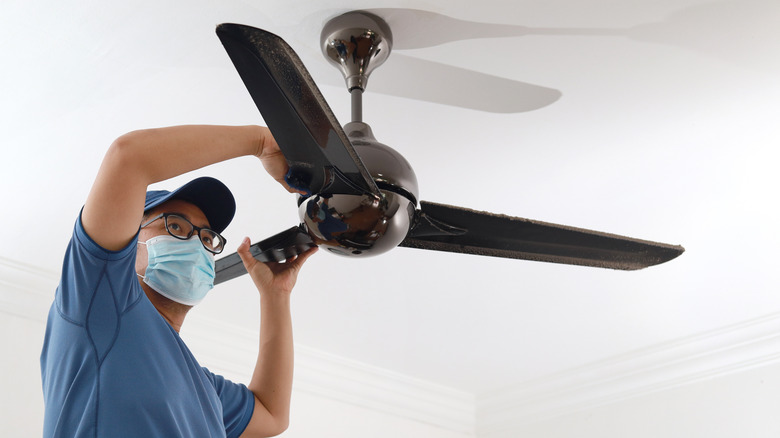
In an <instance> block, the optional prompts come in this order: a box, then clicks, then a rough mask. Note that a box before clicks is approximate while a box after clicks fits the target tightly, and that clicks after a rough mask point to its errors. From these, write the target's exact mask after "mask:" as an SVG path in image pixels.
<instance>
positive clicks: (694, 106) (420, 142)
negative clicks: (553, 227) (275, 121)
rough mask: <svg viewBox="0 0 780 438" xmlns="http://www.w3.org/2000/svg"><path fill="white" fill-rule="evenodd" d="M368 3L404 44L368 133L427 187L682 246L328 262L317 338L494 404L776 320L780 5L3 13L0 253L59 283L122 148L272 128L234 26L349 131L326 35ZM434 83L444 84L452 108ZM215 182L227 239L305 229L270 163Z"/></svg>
mask: <svg viewBox="0 0 780 438" xmlns="http://www.w3.org/2000/svg"><path fill="white" fill-rule="evenodd" d="M372 5H376V6H377V7H379V6H381V7H382V8H385V9H377V10H376V11H375V12H377V13H378V14H380V15H382V16H384V17H386V18H387V20H388V21H389V23H390V25H391V27H392V28H393V30H394V34H395V38H396V47H395V49H394V52H393V54H392V55H391V56H390V58H389V60H388V61H387V64H386V66H387V67H386V70H383V69H384V68H385V67H382V68H380V69H379V70H377V72H376V73H375V74H374V76H372V78H371V82H370V84H369V88H368V91H367V93H366V96H365V99H364V119H365V121H367V122H368V123H370V124H371V126H372V127H373V130H374V133H375V134H376V136H377V138H378V139H379V140H380V141H381V142H383V143H386V144H388V145H391V146H392V147H394V148H395V149H397V150H398V151H400V152H401V153H403V154H404V155H405V156H406V158H407V159H408V160H409V161H410V162H411V163H412V165H413V166H414V168H415V170H416V172H417V177H418V180H419V183H420V197H421V199H423V200H429V201H434V202H441V203H449V204H453V205H459V206H466V207H470V208H475V209H479V210H486V211H492V212H499V213H505V214H510V215H514V216H521V217H528V218H533V219H538V220H543V221H547V222H554V223H561V224H566V225H573V226H578V227H584V228H591V229H596V230H602V231H609V232H613V233H618V234H624V235H628V236H633V237H638V238H644V239H649V240H657V241H662V242H667V243H672V244H682V245H683V246H685V247H686V249H687V251H686V253H685V254H684V255H682V256H681V257H680V258H678V259H676V260H674V261H672V262H669V263H667V264H664V265H659V266H656V267H652V268H648V269H646V270H643V271H637V272H619V271H610V270H600V269H595V268H583V267H575V266H565V265H552V264H544V263H535V262H525V261H517V260H503V259H495V258H486V257H478V256H467V255H457V254H449V253H434V252H425V251H420V250H412V249H397V250H395V251H392V252H390V253H388V254H385V255H383V256H380V257H375V258H371V259H360V260H356V259H345V258H340V257H337V256H333V255H330V254H326V253H321V254H319V255H318V256H316V257H315V258H313V259H312V260H311V261H310V262H309V263H308V264H307V267H306V269H305V271H304V273H303V274H302V278H301V279H300V281H299V285H298V287H297V289H296V291H295V293H294V319H295V334H296V342H297V343H299V344H301V345H306V346H309V347H314V348H317V349H320V350H324V351H327V352H329V353H333V354H336V355H340V356H344V357H347V358H351V359H354V360H358V361H362V362H365V363H368V364H372V365H375V366H379V367H383V368H387V369H390V370H394V371H396V372H399V373H403V374H407V375H410V376H413V377H417V378H421V379H426V380H429V381H432V382H436V383H440V384H443V385H447V386H451V387H454V388H458V389H462V390H465V391H470V392H474V393H480V392H485V391H490V390H493V389H496V388H500V387H502V386H505V385H509V384H513V383H519V382H524V381H527V380H529V379H534V378H538V377H540V376H545V375H548V374H550V373H553V372H557V371H562V370H567V369H570V368H573V367H576V366H579V365H582V364H586V363H590V362H593V361H596V360H600V359H603V358H607V357H612V356H615V355H619V354H624V353H626V352H629V351H632V350H635V349H639V348H643V347H647V346H650V345H654V344H657V343H661V342H668V341H671V340H674V339H677V338H680V337H684V336H688V335H691V334H694V333H699V332H702V331H705V330H711V329H714V328H717V327H722V326H725V325H727V324H732V323H736V322H739V321H744V320H747V319H750V318H755V317H758V316H761V315H766V314H769V313H774V312H778V311H780V293H778V292H780V291H779V290H778V281H777V277H776V274H775V273H776V271H777V266H778V264H779V263H778V262H780V257H779V256H778V251H777V248H778V245H780V232H778V231H777V224H778V223H780V213H778V209H777V207H776V203H777V190H778V187H780V184H779V183H780V181H779V179H780V178H778V176H777V171H776V168H777V164H778V159H777V158H776V153H775V150H776V149H777V148H778V146H779V144H778V142H779V141H780V129H778V122H777V117H778V114H780V103H779V102H780V99H778V98H779V97H780V82H779V81H778V79H777V78H778V74H780V56H778V53H780V26H777V23H778V22H780V3H778V2H777V1H776V0H747V1H746V0H740V1H736V0H733V1H710V0H673V1H672V0H661V1H659V0H635V1H631V2H615V1H611V0H587V1H575V0H554V1H550V0H545V1H540V0H538V1H528V0H526V1H511V2H510V1H501V0H486V1H479V2H452V1H444V0H428V1H390V2H365V1H362V2H357V1H347V0H329V1H318V2H314V1H305V2H304V1H290V0H284V1H282V0H266V1H262V2H261V1H259V0H257V1H250V0H246V1H238V0H233V1H222V2H211V1H206V0H198V1H188V2H178V3H174V2H157V1H146V2H145V1H135V0H125V1H122V2H98V1H91V2H68V1H54V0H50V1H39V2H28V1H22V0H19V1H12V2H11V3H10V4H9V3H7V2H6V3H4V7H3V13H2V14H0V33H1V36H0V53H1V54H2V59H3V62H2V69H0V96H1V100H0V101H2V104H1V105H0V133H1V135H2V137H0V138H1V139H2V140H1V141H2V150H3V155H4V161H3V164H4V165H3V171H2V173H0V179H1V181H2V185H3V187H4V205H5V207H4V209H3V211H4V214H3V215H2V226H3V229H4V230H5V235H6V243H5V244H4V245H3V246H2V247H1V249H0V256H3V257H8V258H12V259H14V260H17V261H20V262H23V263H27V264H31V265H35V266H38V267H39V268H40V269H42V270H45V271H57V270H58V267H59V265H60V263H61V259H62V255H63V251H64V249H65V246H66V244H67V240H68V239H69V237H70V231H71V229H72V226H73V222H74V220H75V218H76V216H77V214H78V212H79V209H80V206H81V205H82V203H83V201H84V199H85V198H86V195H87V192H88V190H89V187H90V185H91V182H92V179H93V178H94V175H95V172H96V170H97V168H98V165H99V163H100V161H101V159H102V155H103V153H104V151H105V150H106V148H107V147H108V145H109V144H110V143H111V141H112V140H113V139H114V138H115V137H117V136H119V135H120V134H122V133H124V132H127V131H130V130H133V129H138V128H146V127H154V126H165V125H172V124H182V123H214V124H248V123H262V119H261V118H260V116H259V113H258V112H257V109H256V108H255V107H254V105H253V103H252V101H251V99H250V97H249V95H248V93H247V92H246V90H245V88H244V87H243V84H242V83H241V81H240V79H239V77H238V75H237V74H236V72H235V70H234V69H233V67H232V64H231V62H230V60H229V59H228V57H227V55H226V54H225V52H224V50H223V48H222V46H221V44H220V42H219V40H218V39H217V37H216V36H215V34H214V27H215V25H216V24H218V23H221V22H238V23H244V24H249V25H253V26H255V27H260V28H264V29H267V30H270V31H272V32H274V33H277V34H279V35H280V36H282V37H283V38H284V39H285V40H287V41H288V43H290V45H291V46H292V47H293V48H294V49H295V50H296V51H298V53H299V55H300V56H301V58H302V59H303V61H304V63H305V64H306V65H307V66H308V67H309V69H310V71H311V73H312V75H313V77H314V79H315V80H316V81H317V82H318V83H319V84H320V85H321V89H322V92H323V94H324V95H325V97H326V98H327V99H328V101H329V102H330V105H331V107H332V108H333V110H334V111H335V113H336V115H337V116H338V117H339V118H340V119H341V120H342V122H346V121H347V118H348V116H349V96H348V94H347V92H346V91H345V89H344V88H343V86H342V85H341V82H342V79H341V76H340V74H339V73H338V72H337V71H336V70H335V69H333V68H332V67H331V66H329V65H328V64H327V63H326V62H325V61H324V59H323V58H322V57H321V55H320V54H319V49H318V44H319V30H320V28H321V26H322V24H323V23H324V22H325V21H327V20H328V19H329V18H331V17H333V16H335V15H338V14H340V13H342V12H346V11H348V10H351V9H356V8H368V7H370V6H372ZM396 60H397V61H396ZM394 61H396V62H397V63H398V64H397V66H396V67H391V66H392V64H393V62H394ZM398 65H400V66H406V67H404V68H400V69H399V67H398ZM415 66H416V67H415ZM453 67H458V68H460V70H454V69H453ZM391 68H395V70H391ZM391 71H395V72H396V73H393V74H390V73H388V72H391ZM399 71H400V73H398V72H399ZM470 71H471V72H470ZM425 72H428V73H425ZM423 73H425V74H423ZM480 73H481V74H480ZM463 77H474V78H478V80H472V81H470V82H463V80H462V79H461V78H463ZM410 78H415V79H410ZM524 84H531V85H535V86H540V87H547V88H549V89H551V90H553V91H554V90H559V91H560V93H561V96H560V98H559V99H558V100H557V101H555V102H554V103H551V104H550V105H548V106H544V107H543V108H540V109H536V110H534V111H525V112H516V111H517V109H518V108H520V109H523V108H525V106H524V105H526V103H525V102H526V101H523V100H522V98H521V97H522V92H523V90H524V89H526V90H533V89H537V88H536V87H531V86H529V87H525V85H524ZM524 87H525V88H524ZM414 90H419V91H417V92H418V93H420V94H421V95H422V93H424V92H426V91H425V90H434V91H432V92H427V94H426V96H428V98H429V100H433V101H434V102H431V101H421V100H418V99H413V98H409V97H408V95H413V94H414V93H415V91H414ZM388 93H389V94H388ZM517 93H520V96H521V97H518V95H517ZM483 94H484V95H485V96H489V99H487V103H485V102H481V103H480V102H478V97H479V96H481V95H483ZM533 99H536V97H534V96H533V95H528V96H527V101H531V102H532V103H533ZM437 101H438V102H441V101H446V102H448V103H450V104H448V105H445V104H440V103H435V102H437ZM518 102H520V103H518ZM458 105H460V106H458ZM479 105H482V106H483V107H482V109H472V108H473V107H475V106H479ZM485 109H487V110H485ZM198 174H209V175H212V176H215V177H218V178H220V179H222V180H223V181H225V182H226V183H227V184H228V185H229V186H230V187H231V188H232V189H233V190H234V192H235V194H236V197H237V200H238V203H239V210H238V212H237V216H236V219H235V221H234V224H233V225H232V226H231V228H230V229H229V230H228V232H227V233H226V236H227V238H228V241H229V245H232V246H231V249H234V247H235V244H236V243H237V242H239V241H240V239H241V237H243V236H244V235H249V236H250V237H251V238H252V239H253V240H255V241H256V240H260V239H262V238H265V237H267V236H270V235H272V234H275V233H277V232H279V231H281V230H284V229H286V228H289V227H290V226H293V225H295V224H297V222H298V218H297V211H296V208H295V200H294V198H293V197H292V196H291V195H288V194H286V193H285V192H284V191H283V190H282V189H281V188H280V187H278V186H277V185H275V183H273V181H272V180H271V179H270V178H269V177H267V176H266V175H265V174H264V173H263V171H262V168H261V166H260V165H259V163H258V162H257V161H256V160H254V159H250V158H245V159H239V160H235V161H233V162H229V163H222V164H218V165H214V166H211V167H209V168H207V169H204V170H203V171H202V172H198ZM191 177H192V175H188V176H186V178H179V179H177V180H175V181H172V182H169V183H166V184H161V185H160V186H162V187H169V188H170V187H173V186H176V185H178V184H179V183H181V182H183V181H184V180H186V179H189V178H191ZM231 242H232V244H231ZM193 312H194V313H197V314H199V315H202V316H204V317H209V318H214V319H219V320H222V321H225V322H229V323H232V324H236V325H239V326H241V327H246V328H251V329H254V328H255V327H256V326H257V318H258V315H257V298H256V292H253V290H252V287H251V285H250V282H249V281H248V279H247V278H242V279H238V280H235V281H232V282H230V283H228V284H225V285H223V286H220V287H218V288H216V289H215V290H214V291H213V292H212V294H211V295H210V297H209V298H208V299H207V300H206V301H205V302H204V304H203V305H202V306H200V307H199V308H197V309H196V310H194V311H193Z"/></svg>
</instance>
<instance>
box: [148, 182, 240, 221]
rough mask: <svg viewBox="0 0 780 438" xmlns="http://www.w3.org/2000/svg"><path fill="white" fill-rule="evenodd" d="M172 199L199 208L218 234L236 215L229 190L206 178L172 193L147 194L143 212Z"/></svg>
mask: <svg viewBox="0 0 780 438" xmlns="http://www.w3.org/2000/svg"><path fill="white" fill-rule="evenodd" d="M150 195H151V196H152V198H151V199H150ZM154 195H157V196H154ZM172 199H180V200H182V201H187V202H190V203H192V204H194V205H195V206H197V207H198V208H200V210H201V211H202V212H203V214H204V215H205V216H206V219H208V221H209V227H210V228H211V229H212V230H214V231H216V232H218V233H221V232H222V231H224V230H225V228H227V226H228V225H229V224H230V222H231V221H232V220H233V216H235V214H236V200H235V198H234V197H233V194H232V193H231V192H230V189H228V188H227V186H226V185H225V184H223V183H222V182H221V181H219V180H218V179H215V178H211V177H208V176H204V177H200V178H196V179H194V180H192V181H190V182H188V183H187V184H184V185H183V186H181V187H179V188H178V189H176V190H174V191H172V192H168V193H165V192H164V191H157V192H148V193H147V202H146V205H145V206H144V212H147V211H149V210H151V209H152V208H154V207H157V206H159V205H161V204H163V203H165V202H167V201H170V200H172Z"/></svg>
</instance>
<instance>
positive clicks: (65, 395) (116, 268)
mask: <svg viewBox="0 0 780 438" xmlns="http://www.w3.org/2000/svg"><path fill="white" fill-rule="evenodd" d="M136 239H137V236H136V238H134V239H133V241H132V242H131V243H130V244H129V245H128V246H127V247H126V248H124V249H122V250H120V251H108V250H106V249H103V248H101V247H100V246H99V245H97V244H96V243H95V242H94V241H93V240H92V239H91V238H90V237H89V236H88V235H87V233H86V232H85V231H84V228H83V226H82V224H81V220H78V221H76V227H75V230H74V233H73V238H72V239H71V242H70V244H69V245H68V249H67V252H66V253H65V261H64V263H63V267H62V278H61V280H60V284H59V286H58V287H57V293H56V295H55V298H54V303H53V304H52V306H51V309H50V310H49V319H48V323H47V325H46V337H45V340H44V344H43V351H42V353H41V375H42V380H43V395H44V401H45V405H46V410H45V414H44V425H43V435H44V436H45V437H68V438H71V437H91V438H92V437H144V438H151V437H166V438H168V437H188V438H189V437H237V436H239V435H240V434H241V433H242V432H243V431H244V429H245V428H246V426H247V424H249V420H250V418H251V417H252V411H253V409H254V403H255V399H254V396H253V394H252V393H251V391H249V389H247V387H246V386H244V385H239V384H236V383H233V382H230V381H229V380H226V379H224V378H223V377H221V376H218V375H215V374H212V373H211V372H209V371H208V370H207V369H206V368H202V367H201V366H200V365H199V364H198V361H196V360H195V358H194V357H193V355H192V353H191V352H190V350H189V349H188V348H187V346H186V345H185V344H184V342H183V341H182V340H181V338H180V337H179V334H178V333H177V332H176V331H175V330H174V329H173V327H171V326H170V324H168V322H166V321H165V320H164V319H163V317H162V316H161V315H160V314H159V313H158V312H157V310H156V309H155V308H154V306H153V305H152V303H151V302H150V301H149V299H148V298H147V297H146V295H145V294H144V292H143V290H142V289H141V286H140V285H139V284H138V280H137V277H136V274H135V254H136Z"/></svg>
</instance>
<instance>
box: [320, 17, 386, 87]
mask: <svg viewBox="0 0 780 438" xmlns="http://www.w3.org/2000/svg"><path fill="white" fill-rule="evenodd" d="M320 41H321V47H322V53H323V54H324V55H325V58H326V59H327V60H328V61H330V62H331V63H332V64H334V65H335V66H336V67H337V68H338V69H339V70H340V71H341V73H342V74H343V75H344V79H345V80H346V83H347V90H349V91H350V93H352V92H353V91H355V90H360V91H361V92H362V91H364V90H365V89H366V83H367V82H368V77H369V75H370V74H371V72H372V71H373V70H374V69H375V68H377V67H379V66H380V65H382V63H383V62H385V60H386V59H387V57H388V56H389V55H390V50H391V49H392V46H393V34H392V32H391V31H390V26H388V25H387V22H385V21H384V20H383V19H382V18H380V17H378V16H376V15H374V14H371V13H370V12H365V11H352V12H347V13H346V14H343V15H339V16H338V17H335V18H333V19H331V20H330V21H328V22H327V23H326V24H325V26H324V27H323V29H322V34H321V35H320ZM352 94H353V95H355V93H352Z"/></svg>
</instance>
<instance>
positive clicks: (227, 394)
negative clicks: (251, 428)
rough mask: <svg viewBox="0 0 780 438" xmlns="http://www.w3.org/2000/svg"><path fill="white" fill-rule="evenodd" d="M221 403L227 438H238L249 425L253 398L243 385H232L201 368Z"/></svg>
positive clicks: (253, 402) (253, 406) (253, 403)
mask: <svg viewBox="0 0 780 438" xmlns="http://www.w3.org/2000/svg"><path fill="white" fill-rule="evenodd" d="M203 372H205V373H206V377H208V379H209V380H210V381H211V383H212V384H213V385H214V389H215V390H216V391H217V395H218V396H219V400H220V401H221V402H222V420H223V422H224V424H225V433H226V435H227V437H228V438H238V436H240V435H241V434H242V433H243V432H244V429H246V427H247V425H249V420H251V419H252V413H253V412H254V410H255V396H254V394H252V391H250V390H249V388H247V387H246V386H245V385H241V384H239V383H233V382H231V381H230V380H227V379H225V378H224V377H222V376H220V375H217V374H214V373H212V372H211V371H209V370H208V369H207V368H205V367H204V368H203Z"/></svg>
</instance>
